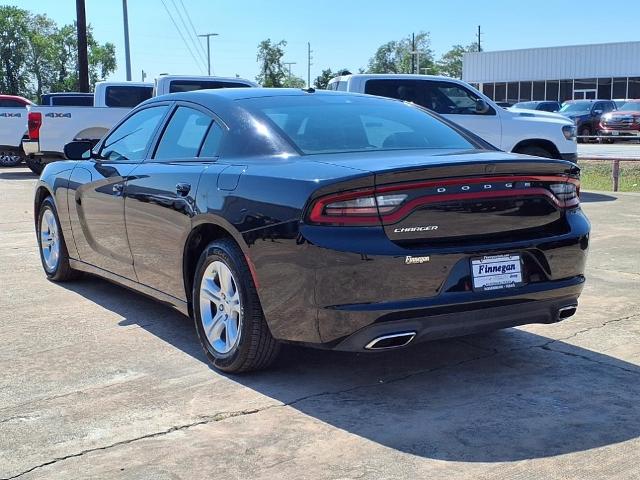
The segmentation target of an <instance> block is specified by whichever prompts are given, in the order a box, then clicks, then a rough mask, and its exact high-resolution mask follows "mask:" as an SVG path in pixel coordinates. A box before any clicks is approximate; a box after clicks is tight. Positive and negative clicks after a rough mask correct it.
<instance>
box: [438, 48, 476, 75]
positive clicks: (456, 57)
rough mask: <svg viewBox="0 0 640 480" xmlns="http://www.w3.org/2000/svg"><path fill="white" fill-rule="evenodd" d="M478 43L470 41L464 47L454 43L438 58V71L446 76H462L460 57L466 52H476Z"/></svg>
mask: <svg viewBox="0 0 640 480" xmlns="http://www.w3.org/2000/svg"><path fill="white" fill-rule="evenodd" d="M477 50H478V44H477V43H472V44H470V45H468V46H466V47H463V46H462V45H454V46H453V47H451V50H449V51H448V52H446V53H445V54H444V55H442V57H440V60H438V73H440V75H446V76H447V77H453V78H462V59H463V57H464V54H465V53H467V52H476V51H477Z"/></svg>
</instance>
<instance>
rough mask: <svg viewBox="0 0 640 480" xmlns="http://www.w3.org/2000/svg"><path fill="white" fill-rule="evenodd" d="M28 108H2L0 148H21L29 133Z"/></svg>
mask: <svg viewBox="0 0 640 480" xmlns="http://www.w3.org/2000/svg"><path fill="white" fill-rule="evenodd" d="M28 112H29V110H28V109H27V108H0V146H7V147H19V146H20V143H21V142H22V137H23V136H24V135H25V134H26V133H27V115H28Z"/></svg>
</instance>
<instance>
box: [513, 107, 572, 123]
mask: <svg viewBox="0 0 640 480" xmlns="http://www.w3.org/2000/svg"><path fill="white" fill-rule="evenodd" d="M505 110H506V111H507V112H509V114H511V115H512V116H513V118H517V119H520V120H526V119H527V118H531V119H533V120H536V121H537V122H541V121H542V122H545V121H547V122H553V123H565V124H566V123H567V122H568V120H567V117H566V116H565V115H561V114H559V113H555V112H545V111H544V110H529V109H526V108H507V109H505Z"/></svg>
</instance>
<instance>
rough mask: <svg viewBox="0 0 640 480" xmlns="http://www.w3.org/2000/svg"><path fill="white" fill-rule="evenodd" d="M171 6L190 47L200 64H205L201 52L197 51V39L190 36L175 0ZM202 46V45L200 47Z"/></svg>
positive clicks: (172, 0)
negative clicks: (189, 42) (198, 58)
mask: <svg viewBox="0 0 640 480" xmlns="http://www.w3.org/2000/svg"><path fill="white" fill-rule="evenodd" d="M171 4H172V5H173V8H174V9H175V10H176V13H177V14H178V18H179V19H180V23H182V26H183V27H184V33H185V34H186V36H187V38H188V39H189V40H190V41H191V46H192V47H193V49H194V51H195V52H196V53H197V54H198V56H199V57H200V59H201V60H202V62H203V63H204V62H205V58H204V55H203V54H202V52H201V51H200V50H199V49H198V44H199V42H198V38H197V37H194V36H192V35H191V33H190V32H189V27H187V22H185V20H184V18H183V16H182V13H180V9H179V8H178V5H177V4H176V2H175V0H171ZM200 46H202V45H200Z"/></svg>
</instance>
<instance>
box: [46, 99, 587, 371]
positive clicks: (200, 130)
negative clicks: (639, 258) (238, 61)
mask: <svg viewBox="0 0 640 480" xmlns="http://www.w3.org/2000/svg"><path fill="white" fill-rule="evenodd" d="M65 153H66V155H67V157H68V158H70V159H75V160H73V161H66V162H58V163H52V164H50V165H48V166H47V167H46V168H45V170H44V172H43V174H42V177H41V179H40V181H39V182H38V185H37V188H36V192H35V221H36V230H37V236H38V242H39V245H40V254H41V257H42V265H43V267H44V270H45V272H46V274H47V276H48V277H49V278H50V279H51V280H54V281H65V280H70V279H72V278H75V277H77V276H78V273H79V272H89V273H92V274H96V275H99V276H101V277H104V278H107V279H108V280H111V281H113V282H116V283H119V284H121V285H124V286H126V287H129V288H132V289H135V290H137V291H139V292H141V293H144V294H146V295H149V296H151V297H154V298H156V299H158V300H159V301H162V302H165V303H167V304H169V305H172V306H174V307H175V308H177V309H178V310H180V311H181V312H183V313H184V314H185V315H190V316H191V317H192V318H193V319H194V320H195V325H196V329H197V332H198V336H199V338H200V341H201V342H202V345H203V347H204V349H205V352H206V354H207V356H208V357H209V359H210V360H211V362H212V363H213V365H214V366H215V367H217V368H219V369H221V370H224V371H228V372H241V371H248V370H254V369H258V368H264V367H266V366H268V365H269V364H270V363H271V362H272V361H273V360H274V358H275V357H276V355H277V352H278V347H279V345H280V344H281V343H282V342H296V343H300V344H306V345H312V346H317V347H322V348H330V349H338V350H350V351H379V350H384V349H391V348H399V347H404V346H406V345H409V344H412V343H416V342H419V341H423V340H429V339H436V338H443V337H451V336H457V335H466V334H470V333H474V332H480V331H486V330H493V329H499V328H506V327H512V326H515V325H523V324H527V323H551V322H556V321H559V320H562V319H564V318H567V317H569V316H571V315H572V314H573V313H574V312H575V310H576V306H577V300H578V296H579V295H580V292H581V290H582V287H583V284H584V281H585V280H584V267H585V260H586V256H587V249H588V243H589V228H590V226H589V222H588V220H587V218H586V217H585V215H584V214H583V213H582V211H581V209H580V205H579V198H578V194H579V169H578V167H577V166H576V165H574V164H573V163H570V162H566V161H561V160H549V159H541V158H534V157H528V156H518V155H512V154H506V153H503V152H500V151H498V150H496V149H495V148H493V147H492V146H491V145H488V144H486V143H485V142H483V141H482V140H481V139H479V138H477V137H475V136H474V135H473V134H471V133H469V132H467V131H466V130H464V129H461V128H459V127H457V126H455V125H454V124H452V123H450V122H448V121H447V120H444V119H443V118H441V117H439V116H438V115H436V114H433V113H430V112H428V111H426V110H424V109H422V108H420V107H418V106H415V105H412V104H406V103H403V102H400V101H397V100H391V99H384V98H377V97H371V96H366V95H354V94H346V93H339V92H320V91H317V92H316V91H313V90H289V89H279V90H274V89H228V90H210V91H199V92H190V93H181V94H173V95H169V96H164V97H158V98H154V99H151V100H149V101H146V102H144V103H143V104H141V105H140V106H139V107H137V108H136V109H134V110H133V111H132V112H131V113H130V114H129V115H128V116H127V117H125V118H124V119H123V120H122V121H121V122H120V123H119V124H118V125H116V126H115V127H114V128H113V129H112V130H111V131H110V132H109V133H108V134H107V135H106V136H105V138H103V139H102V140H101V141H100V142H99V143H98V144H97V145H95V146H94V147H93V148H92V145H91V144H89V143H87V142H82V141H77V142H73V143H71V144H69V145H67V147H66V152H65Z"/></svg>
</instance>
